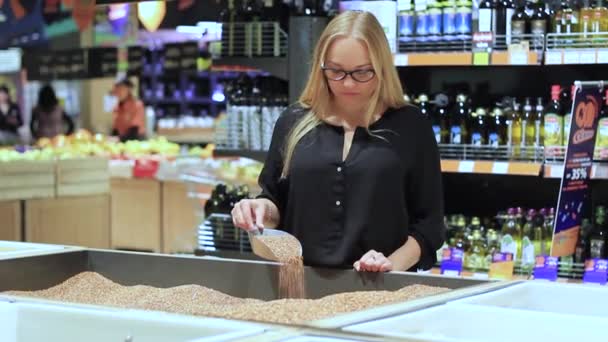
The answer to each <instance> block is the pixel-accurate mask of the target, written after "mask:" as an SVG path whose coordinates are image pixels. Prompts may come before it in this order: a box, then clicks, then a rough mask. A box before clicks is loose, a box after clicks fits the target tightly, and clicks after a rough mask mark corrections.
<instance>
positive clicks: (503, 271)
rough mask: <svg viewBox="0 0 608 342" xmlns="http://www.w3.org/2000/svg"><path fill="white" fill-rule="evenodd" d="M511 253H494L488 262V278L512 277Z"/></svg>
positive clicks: (505, 278) (504, 278)
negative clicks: (490, 261)
mask: <svg viewBox="0 0 608 342" xmlns="http://www.w3.org/2000/svg"><path fill="white" fill-rule="evenodd" d="M513 268H514V263H513V254H512V253H494V255H492V263H491V264H490V272H489V276H490V279H500V280H508V279H511V278H513Z"/></svg>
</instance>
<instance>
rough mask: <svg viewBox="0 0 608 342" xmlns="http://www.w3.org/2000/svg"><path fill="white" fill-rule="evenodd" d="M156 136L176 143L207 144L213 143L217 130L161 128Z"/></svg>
mask: <svg viewBox="0 0 608 342" xmlns="http://www.w3.org/2000/svg"><path fill="white" fill-rule="evenodd" d="M156 134H157V135H161V136H164V137H165V138H167V140H169V141H171V142H175V143H182V144H187V143H191V144H207V143H211V142H213V137H214V134H215V130H214V129H212V128H175V129H167V128H160V129H158V131H157V132H156Z"/></svg>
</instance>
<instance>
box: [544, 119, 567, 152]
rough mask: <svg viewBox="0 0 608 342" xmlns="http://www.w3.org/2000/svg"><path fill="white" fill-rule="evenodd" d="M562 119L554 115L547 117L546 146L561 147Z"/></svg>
mask: <svg viewBox="0 0 608 342" xmlns="http://www.w3.org/2000/svg"><path fill="white" fill-rule="evenodd" d="M562 136H563V132H562V118H561V117H560V116H559V115H557V114H554V113H548V114H547V115H545V146H561V144H562Z"/></svg>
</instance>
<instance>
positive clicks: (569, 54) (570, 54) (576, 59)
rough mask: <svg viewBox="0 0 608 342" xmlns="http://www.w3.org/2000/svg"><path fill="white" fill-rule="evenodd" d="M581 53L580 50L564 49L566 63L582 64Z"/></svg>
mask: <svg viewBox="0 0 608 342" xmlns="http://www.w3.org/2000/svg"><path fill="white" fill-rule="evenodd" d="M580 62H581V55H580V53H579V52H578V51H564V64H580Z"/></svg>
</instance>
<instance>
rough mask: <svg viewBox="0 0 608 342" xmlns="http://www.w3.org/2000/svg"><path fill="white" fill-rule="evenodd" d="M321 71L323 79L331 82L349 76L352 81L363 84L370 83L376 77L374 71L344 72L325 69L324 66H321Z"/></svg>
mask: <svg viewBox="0 0 608 342" xmlns="http://www.w3.org/2000/svg"><path fill="white" fill-rule="evenodd" d="M321 70H323V74H324V75H325V77H327V78H328V79H330V80H332V81H342V80H343V79H345V78H346V76H348V75H350V77H352V79H353V80H355V81H357V82H359V83H365V82H369V81H371V79H372V78H374V76H376V72H375V71H374V69H357V70H353V71H345V70H340V69H334V68H327V67H325V66H324V65H322V66H321Z"/></svg>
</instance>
